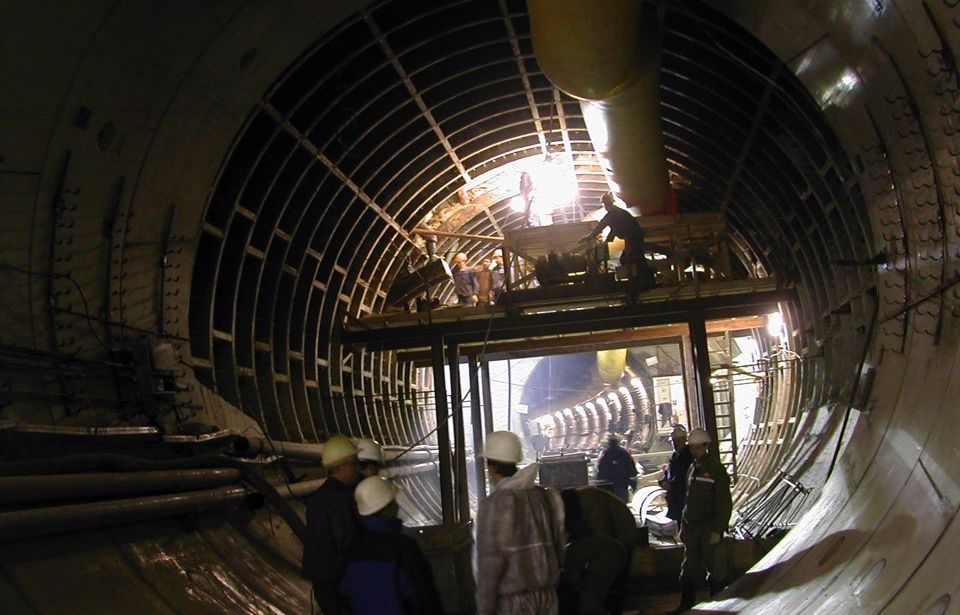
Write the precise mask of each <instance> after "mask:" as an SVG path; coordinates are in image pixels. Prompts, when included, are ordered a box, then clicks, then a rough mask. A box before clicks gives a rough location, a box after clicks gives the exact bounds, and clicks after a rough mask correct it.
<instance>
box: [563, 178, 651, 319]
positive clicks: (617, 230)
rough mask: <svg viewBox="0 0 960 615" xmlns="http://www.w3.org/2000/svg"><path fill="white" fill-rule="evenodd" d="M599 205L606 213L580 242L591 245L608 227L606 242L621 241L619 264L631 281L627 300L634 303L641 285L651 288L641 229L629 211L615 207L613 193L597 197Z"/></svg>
mask: <svg viewBox="0 0 960 615" xmlns="http://www.w3.org/2000/svg"><path fill="white" fill-rule="evenodd" d="M600 202H601V203H603V207H604V208H605V209H606V210H607V213H606V215H604V216H603V218H601V219H600V221H599V222H597V225H596V226H595V227H594V228H593V230H592V231H590V233H588V234H587V235H586V236H584V237H583V238H582V239H581V241H584V242H587V243H588V244H591V245H592V244H593V243H594V242H595V241H596V240H595V237H596V236H597V235H598V234H599V233H601V232H602V231H603V229H605V228H607V227H610V233H609V234H608V235H607V242H611V241H613V240H614V239H616V238H617V237H620V238H622V239H623V244H624V245H623V252H622V253H621V255H620V263H621V264H622V265H623V267H624V269H625V270H626V271H627V277H628V278H629V279H630V296H631V297H630V298H631V301H633V300H634V299H635V298H636V293H637V291H638V290H639V288H640V287H641V286H652V285H653V274H652V272H651V271H650V266H649V265H648V264H647V259H646V256H645V255H644V245H643V242H644V232H643V228H642V227H641V226H640V223H639V222H637V219H636V218H634V217H633V216H632V215H630V212H628V211H627V210H626V209H621V208H620V207H617V206H616V205H614V201H613V194H611V193H610V192H607V193H605V194H604V195H603V196H602V197H600Z"/></svg>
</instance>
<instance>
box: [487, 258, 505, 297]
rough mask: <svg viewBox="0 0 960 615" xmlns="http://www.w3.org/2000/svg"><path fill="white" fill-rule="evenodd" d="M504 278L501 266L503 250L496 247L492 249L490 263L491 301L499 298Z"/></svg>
mask: <svg viewBox="0 0 960 615" xmlns="http://www.w3.org/2000/svg"><path fill="white" fill-rule="evenodd" d="M505 278H506V274H505V273H504V268H503V250H502V249H500V248H497V249H496V250H494V251H493V260H492V261H491V263H490V295H491V301H493V303H497V301H499V300H500V293H502V292H503V284H504V280H505Z"/></svg>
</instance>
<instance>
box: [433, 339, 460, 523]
mask: <svg viewBox="0 0 960 615" xmlns="http://www.w3.org/2000/svg"><path fill="white" fill-rule="evenodd" d="M431 354H432V357H433V362H432V366H433V397H434V407H435V409H436V414H437V448H438V452H437V456H438V457H439V461H440V509H441V511H442V512H443V523H444V525H448V524H453V523H454V518H455V513H456V510H455V509H454V505H453V474H452V472H451V470H452V468H451V461H452V460H451V458H450V428H449V426H448V422H447V418H448V417H447V382H446V378H445V377H444V368H445V367H446V365H445V364H444V362H443V337H442V336H437V337H435V338H433V344H432V345H431Z"/></svg>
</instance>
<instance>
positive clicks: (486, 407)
mask: <svg viewBox="0 0 960 615" xmlns="http://www.w3.org/2000/svg"><path fill="white" fill-rule="evenodd" d="M480 375H481V376H482V386H483V435H484V436H487V435H489V434H490V432H491V431H493V393H492V392H491V390H490V362H489V361H487V360H486V359H480ZM481 452H482V451H477V454H480V453H481Z"/></svg>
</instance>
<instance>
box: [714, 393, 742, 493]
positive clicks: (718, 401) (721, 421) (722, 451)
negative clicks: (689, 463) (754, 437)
mask: <svg viewBox="0 0 960 615" xmlns="http://www.w3.org/2000/svg"><path fill="white" fill-rule="evenodd" d="M733 396H734V393H733V377H732V376H730V375H728V376H725V377H722V378H717V379H716V381H715V382H714V384H713V407H714V410H715V412H716V414H715V418H716V421H717V452H718V453H719V455H720V463H722V464H723V465H724V466H726V468H727V474H729V475H730V482H731V483H736V482H737V425H736V419H735V417H734V403H733V402H734V399H733Z"/></svg>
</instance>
